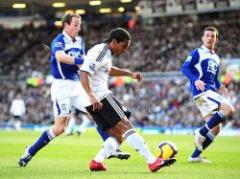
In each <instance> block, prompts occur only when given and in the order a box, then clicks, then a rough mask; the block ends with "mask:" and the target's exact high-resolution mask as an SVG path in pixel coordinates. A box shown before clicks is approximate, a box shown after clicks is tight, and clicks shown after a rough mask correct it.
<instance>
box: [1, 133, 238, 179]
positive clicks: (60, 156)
mask: <svg viewBox="0 0 240 179" xmlns="http://www.w3.org/2000/svg"><path fill="white" fill-rule="evenodd" d="M39 135H40V133H39V132H34V131H21V132H16V131H10V132H6V131H0V178H1V179H5V178H24V179H26V178H41V179H42V178H44V179H48V178H51V179H52V178H58V179H60V178H66V179H73V178H91V179H92V178H104V179H120V178H123V179H128V178H129V179H135V178H137V179H148V178H153V179H155V178H166V179H172V178H175V179H221V178H222V179H225V178H228V179H235V178H236V179H239V178H240V143H239V137H218V138H217V139H216V142H215V143H214V144H213V145H212V146H210V147H209V149H208V150H206V151H205V152H204V153H203V155H204V156H207V157H208V159H210V160H212V161H213V163H212V164H189V163H187V158H188V157H189V155H190V154H191V152H192V150H193V147H194V146H193V136H191V135H143V137H144V139H145V141H146V142H147V143H148V144H149V146H150V148H151V150H152V151H153V152H154V153H155V149H156V146H157V144H158V143H160V142H161V141H163V140H170V141H172V142H174V143H175V144H176V145H177V146H178V149H179V153H178V155H177V160H178V161H177V163H175V165H173V166H171V167H167V168H163V169H161V170H160V171H158V172H156V173H151V172H149V170H148V168H147V165H146V164H145V162H144V159H143V158H142V157H139V155H138V154H137V153H136V152H135V151H134V150H132V149H131V148H129V147H128V146H127V144H126V143H124V144H123V146H122V149H123V150H126V151H128V152H130V153H131V154H132V156H131V158H130V159H129V160H127V161H126V160H124V161H121V160H118V159H110V160H106V161H105V164H106V165H107V166H108V168H109V169H108V171H107V172H90V170H89V169H88V164H89V161H90V160H91V159H92V158H93V157H94V156H95V154H96V153H97V151H98V150H99V149H100V147H101V145H102V141H101V139H100V137H99V136H98V135H97V133H96V132H95V130H94V129H90V130H88V131H87V132H86V133H84V134H83V135H81V136H80V137H76V136H71V137H66V136H61V137H58V138H57V139H55V140H54V141H52V142H51V143H50V144H49V145H48V146H47V147H45V148H44V149H42V150H41V151H40V152H39V153H38V154H37V155H36V156H35V157H34V158H33V160H32V161H31V162H30V163H29V165H28V166H27V167H25V168H19V167H18V165H17V162H18V160H19V157H20V156H21V155H22V153H23V151H24V148H25V146H26V145H29V144H31V143H33V142H34V141H35V140H36V139H37V138H38V136H39Z"/></svg>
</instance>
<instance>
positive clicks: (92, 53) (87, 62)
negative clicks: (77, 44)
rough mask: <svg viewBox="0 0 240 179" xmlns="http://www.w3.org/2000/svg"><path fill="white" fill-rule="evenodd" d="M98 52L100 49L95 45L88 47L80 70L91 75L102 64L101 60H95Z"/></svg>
mask: <svg viewBox="0 0 240 179" xmlns="http://www.w3.org/2000/svg"><path fill="white" fill-rule="evenodd" d="M100 52H101V51H100V50H99V49H98V48H97V47H96V46H95V47H93V48H92V49H90V50H89V51H88V53H87V55H86V56H85V57H84V62H83V65H82V66H81V68H80V70H81V71H85V72H88V73H89V74H90V75H93V74H94V73H95V72H96V71H97V70H98V69H99V68H100V67H101V65H102V64H101V61H97V58H98V56H99V54H100Z"/></svg>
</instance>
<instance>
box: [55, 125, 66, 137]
mask: <svg viewBox="0 0 240 179" xmlns="http://www.w3.org/2000/svg"><path fill="white" fill-rule="evenodd" d="M52 130H53V133H54V134H55V136H59V135H60V134H62V133H63V132H64V130H65V128H64V126H54V127H53V129H52Z"/></svg>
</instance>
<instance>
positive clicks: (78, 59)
mask: <svg viewBox="0 0 240 179" xmlns="http://www.w3.org/2000/svg"><path fill="white" fill-rule="evenodd" d="M74 64H75V65H81V64H83V59H82V58H75V59H74Z"/></svg>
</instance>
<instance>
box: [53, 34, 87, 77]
mask: <svg viewBox="0 0 240 179" xmlns="http://www.w3.org/2000/svg"><path fill="white" fill-rule="evenodd" d="M57 51H64V52H65V53H66V54H68V55H70V56H73V57H77V58H80V57H82V56H83V55H85V45H84V41H83V38H82V37H80V36H77V37H76V38H75V39H72V38H71V37H70V36H68V35H67V34H66V33H65V32H63V33H60V34H59V35H58V36H57V37H56V38H55V39H54V40H53V41H52V44H51V58H50V62H51V71H52V75H53V76H54V78H56V79H68V80H78V79H79V74H78V70H79V69H78V67H77V65H75V64H72V65H71V64H66V63H61V62H60V61H58V60H57V59H56V57H55V54H56V52H57Z"/></svg>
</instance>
